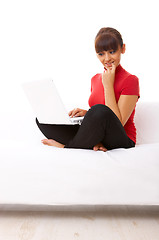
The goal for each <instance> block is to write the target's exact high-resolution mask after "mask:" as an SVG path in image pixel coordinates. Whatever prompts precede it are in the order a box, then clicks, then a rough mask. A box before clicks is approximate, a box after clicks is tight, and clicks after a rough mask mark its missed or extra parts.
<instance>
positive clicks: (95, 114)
mask: <svg viewBox="0 0 159 240" xmlns="http://www.w3.org/2000/svg"><path fill="white" fill-rule="evenodd" d="M88 113H89V114H90V117H92V118H93V119H94V120H100V119H101V120H103V119H106V118H107V119H108V118H109V117H112V116H113V115H114V113H113V111H112V110H111V109H110V108H109V107H107V106H106V105H103V104H96V105H94V106H92V107H91V108H90V110H89V111H88Z"/></svg>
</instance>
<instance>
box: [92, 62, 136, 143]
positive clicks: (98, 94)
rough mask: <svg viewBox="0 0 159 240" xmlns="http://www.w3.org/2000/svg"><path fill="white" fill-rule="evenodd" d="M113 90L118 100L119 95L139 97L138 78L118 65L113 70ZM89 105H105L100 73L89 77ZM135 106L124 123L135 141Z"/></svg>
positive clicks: (127, 131) (130, 136)
mask: <svg viewBox="0 0 159 240" xmlns="http://www.w3.org/2000/svg"><path fill="white" fill-rule="evenodd" d="M114 92H115V97H116V101H117V102H118V100H119V98H120V95H137V96H138V97H140V89H139V79H138V78H137V77H136V76H135V75H132V74H130V73H128V72H127V71H126V70H125V69H123V68H122V66H121V65H119V66H118V67H117V68H116V71H115V80H114ZM88 103H89V106H90V107H92V106H93V105H95V104H104V105H105V96H104V87H103V84H102V74H96V75H95V76H94V77H92V79H91V95H90V97H89V100H88ZM134 115H135V108H134V110H133V112H132V114H131V116H130V117H129V119H128V121H127V122H126V124H125V125H124V129H125V131H126V134H127V136H128V137H129V138H130V139H132V140H133V141H134V142H135V143H136V128H135V124H134Z"/></svg>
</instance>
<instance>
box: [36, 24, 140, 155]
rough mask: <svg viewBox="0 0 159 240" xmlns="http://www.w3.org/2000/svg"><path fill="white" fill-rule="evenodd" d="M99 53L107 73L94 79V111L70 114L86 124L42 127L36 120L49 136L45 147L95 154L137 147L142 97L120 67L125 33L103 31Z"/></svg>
mask: <svg viewBox="0 0 159 240" xmlns="http://www.w3.org/2000/svg"><path fill="white" fill-rule="evenodd" d="M95 50H96V53H97V57H98V59H99V60H100V62H101V63H102V65H103V66H104V72H103V73H102V74H96V75H95V76H94V77H93V78H92V79H91V95H90V98H89V106H90V109H89V110H88V111H86V110H83V109H79V108H76V109H74V110H72V111H70V112H69V115H70V117H77V116H78V117H79V116H84V119H83V122H82V124H81V125H53V124H52V125H50V124H40V123H39V122H38V120H37V119H36V123H37V125H38V127H39V128H40V130H41V131H42V133H43V134H44V135H45V136H46V137H47V139H44V140H42V143H43V144H46V145H49V146H55V147H60V148H82V149H93V150H95V151H97V150H102V151H107V150H110V149H115V148H131V147H134V146H135V144H136V128H135V125H134V114H135V106H136V103H137V101H138V98H139V97H140V95H139V81H138V78H137V77H136V76H134V75H132V74H130V73H128V72H127V71H126V70H124V69H123V68H122V66H121V65H120V59H121V54H124V53H125V44H123V40H122V36H121V34H120V33H119V32H118V31H117V30H116V29H114V28H108V27H107V28H102V29H100V31H99V32H98V34H97V36H96V38H95Z"/></svg>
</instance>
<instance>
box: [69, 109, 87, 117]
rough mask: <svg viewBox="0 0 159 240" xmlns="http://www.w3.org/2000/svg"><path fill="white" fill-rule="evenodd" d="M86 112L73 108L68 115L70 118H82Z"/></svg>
mask: <svg viewBox="0 0 159 240" xmlns="http://www.w3.org/2000/svg"><path fill="white" fill-rule="evenodd" d="M86 112H87V110H84V109H80V108H74V109H73V110H72V111H70V112H69V113H68V115H69V116H70V117H83V116H84V115H85V114H86Z"/></svg>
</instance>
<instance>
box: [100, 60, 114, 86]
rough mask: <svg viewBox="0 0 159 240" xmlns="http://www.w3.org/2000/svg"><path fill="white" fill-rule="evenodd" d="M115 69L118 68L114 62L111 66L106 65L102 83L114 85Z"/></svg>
mask: <svg viewBox="0 0 159 240" xmlns="http://www.w3.org/2000/svg"><path fill="white" fill-rule="evenodd" d="M115 69H116V66H115V64H113V63H112V66H111V67H106V70H105V71H104V72H103V74H102V83H103V86H104V87H107V86H110V85H111V86H113V85H114V79H115Z"/></svg>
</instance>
